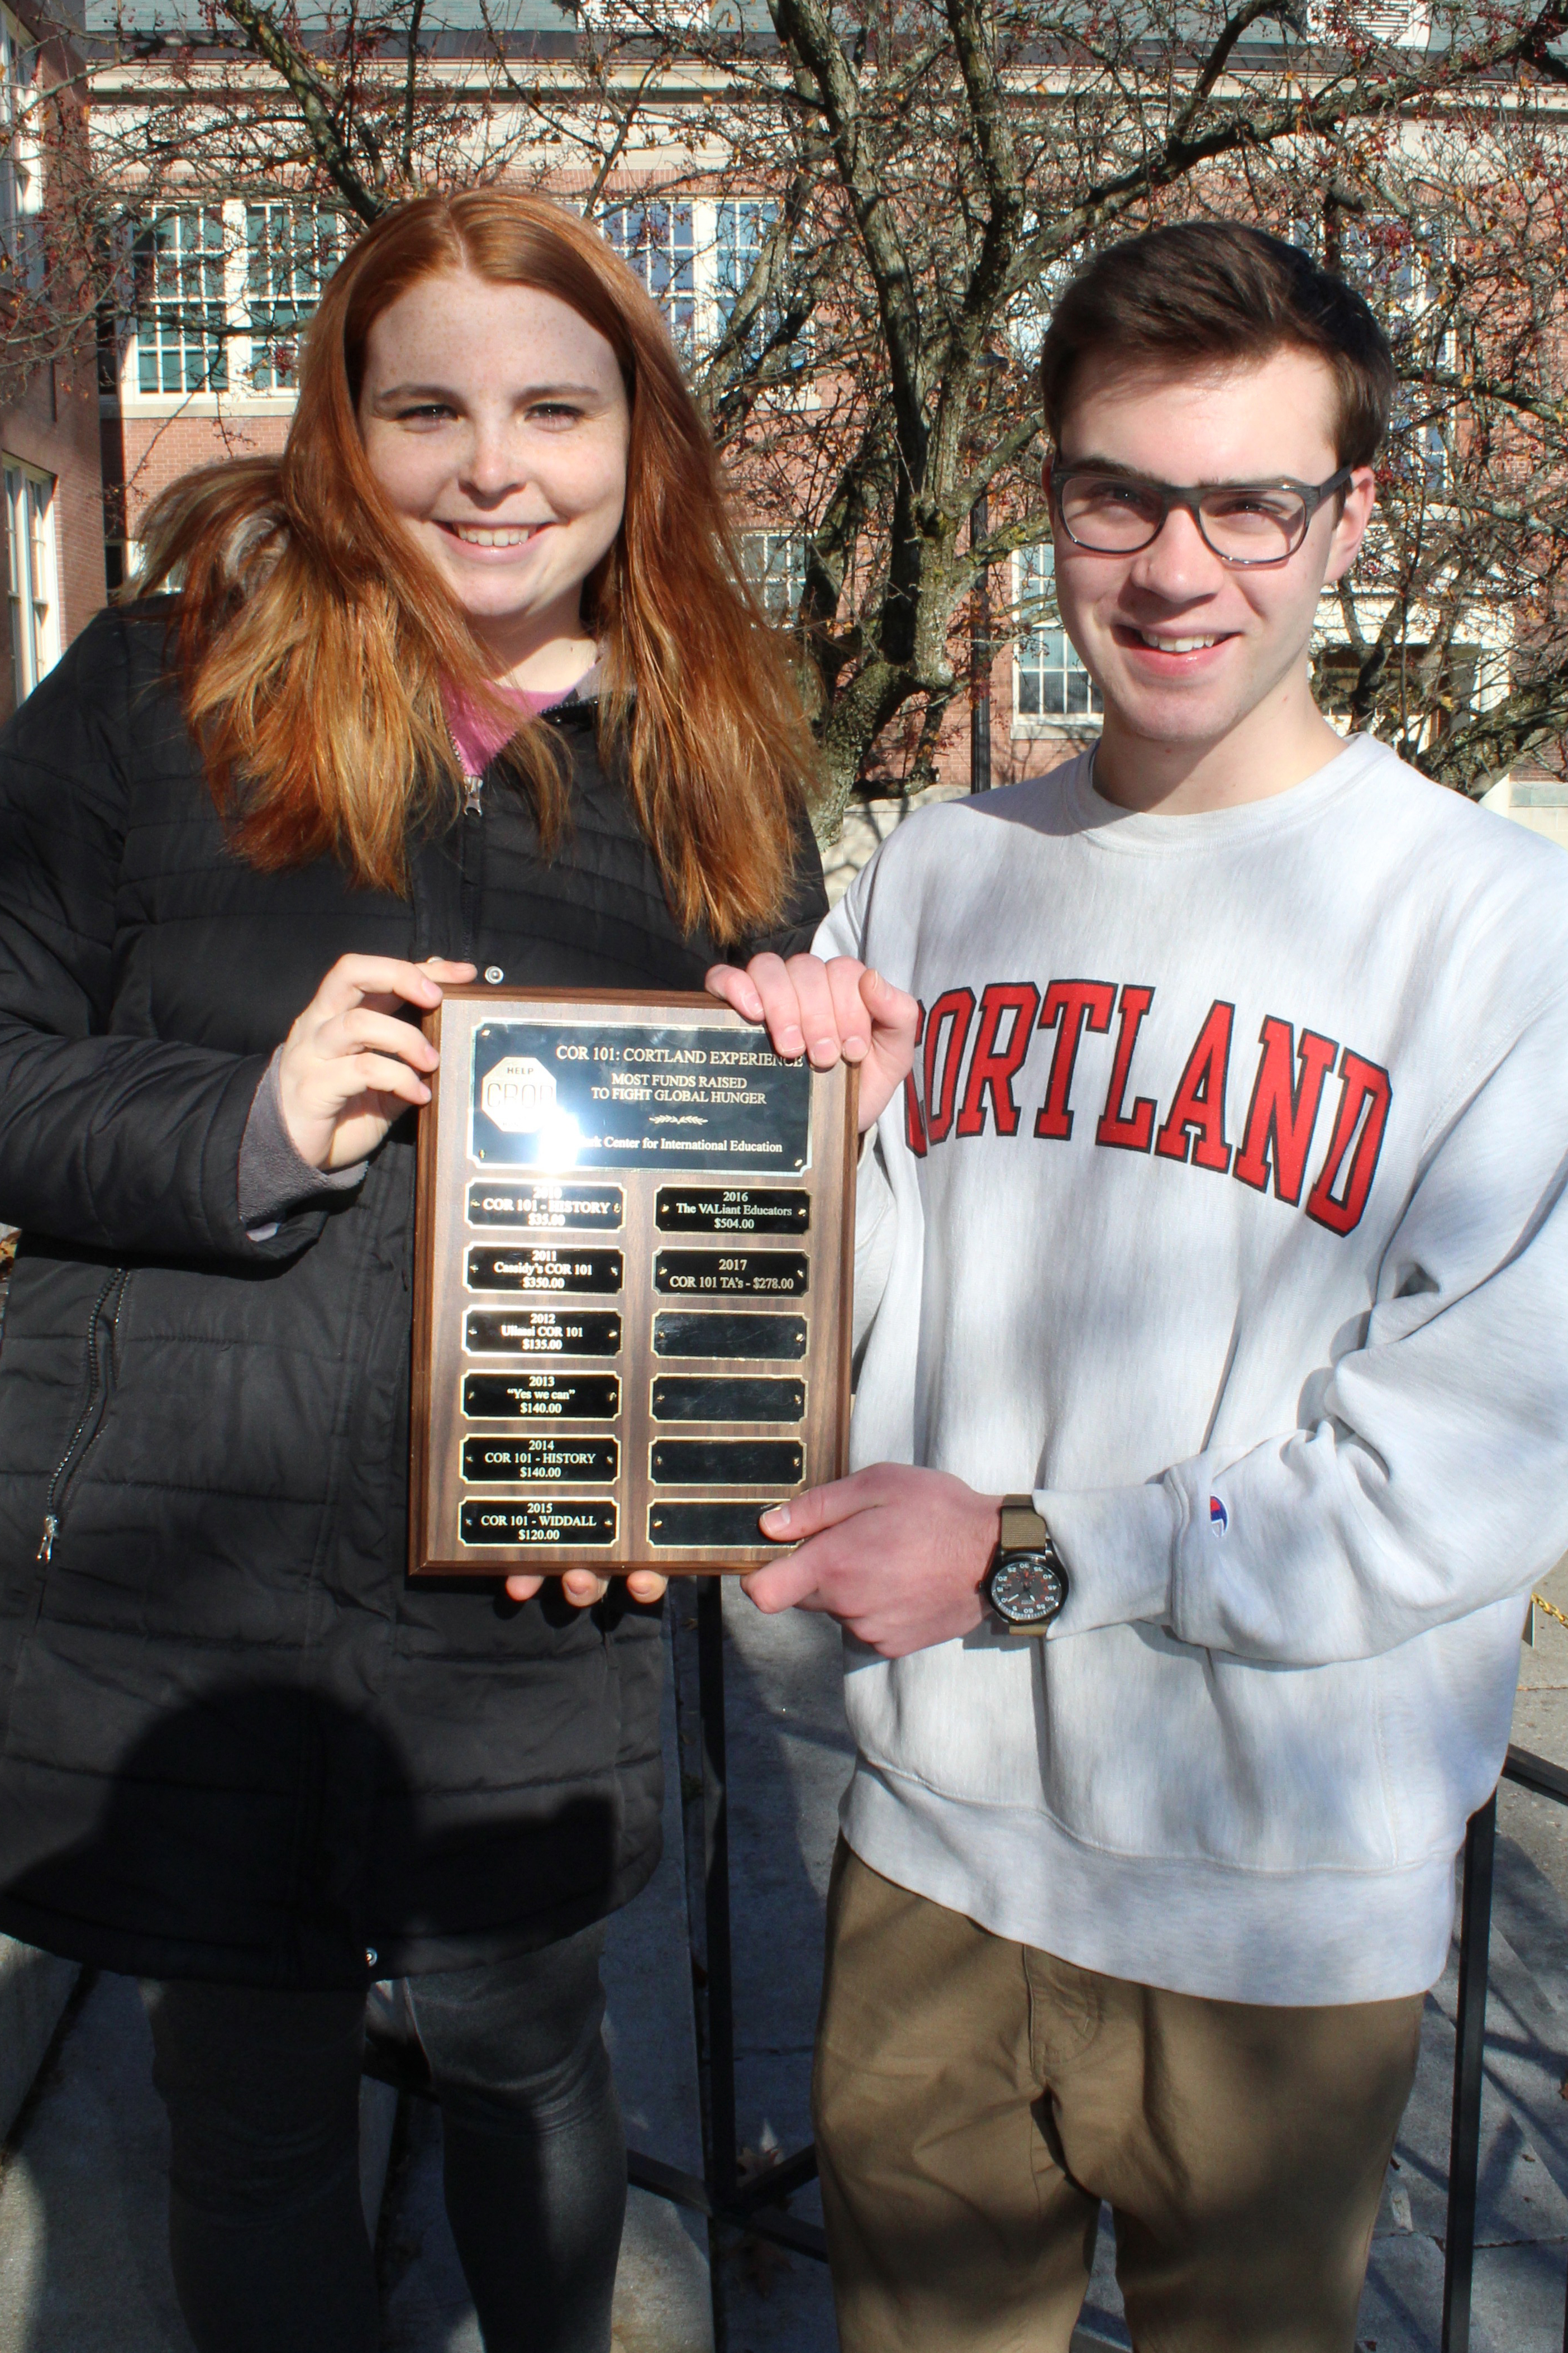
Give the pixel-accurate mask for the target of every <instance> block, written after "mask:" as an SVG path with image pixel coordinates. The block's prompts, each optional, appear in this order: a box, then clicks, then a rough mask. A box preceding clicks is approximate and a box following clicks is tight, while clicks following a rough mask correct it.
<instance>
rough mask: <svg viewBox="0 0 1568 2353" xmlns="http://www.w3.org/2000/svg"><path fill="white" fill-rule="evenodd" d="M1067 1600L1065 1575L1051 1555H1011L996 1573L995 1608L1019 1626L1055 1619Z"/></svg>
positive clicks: (994, 1579) (993, 1588) (992, 1591)
mask: <svg viewBox="0 0 1568 2353" xmlns="http://www.w3.org/2000/svg"><path fill="white" fill-rule="evenodd" d="M1066 1599H1067V1586H1066V1584H1065V1583H1064V1581H1063V1578H1062V1573H1061V1571H1060V1569H1059V1568H1058V1567H1057V1565H1056V1563H1055V1561H1054V1560H1052V1558H1051V1556H1050V1555H1049V1554H1048V1553H1043V1552H1015V1553H1009V1555H1008V1556H1007V1557H1006V1559H1005V1560H1004V1561H1001V1562H999V1563H998V1564H997V1566H996V1567H995V1568H994V1570H993V1571H992V1574H991V1607H992V1608H993V1609H994V1610H995V1611H996V1613H997V1615H998V1616H999V1617H1002V1618H1005V1619H1008V1620H1010V1621H1011V1622H1012V1623H1013V1624H1014V1625H1015V1626H1037V1625H1039V1624H1040V1622H1041V1621H1042V1620H1044V1619H1047V1618H1054V1617H1055V1616H1056V1614H1057V1612H1058V1609H1060V1608H1061V1606H1062V1603H1063V1602H1064V1601H1065V1600H1066Z"/></svg>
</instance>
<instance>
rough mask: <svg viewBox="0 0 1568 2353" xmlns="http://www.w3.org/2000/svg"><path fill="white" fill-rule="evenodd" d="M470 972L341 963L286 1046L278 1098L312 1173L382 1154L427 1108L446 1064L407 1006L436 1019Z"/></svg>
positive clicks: (463, 967) (392, 961)
mask: <svg viewBox="0 0 1568 2353" xmlns="http://www.w3.org/2000/svg"><path fill="white" fill-rule="evenodd" d="M473 977H474V967H473V965H471V964H448V963H447V962H446V961H445V959H444V958H442V957H440V956H431V957H430V958H429V960H428V962H427V963H425V964H405V963H404V962H403V961H402V960H401V958H399V957H396V956H373V955H345V956H340V957H339V958H338V960H337V962H336V964H335V965H333V966H332V968H331V972H329V973H328V975H327V976H326V978H325V979H324V980H323V981H322V983H321V987H320V988H318V989H317V991H316V994H315V995H314V997H311V999H310V1003H309V1005H307V1006H306V1008H305V1010H304V1011H303V1013H301V1014H300V1018H299V1019H298V1020H297V1021H296V1022H295V1024H294V1026H293V1028H292V1029H290V1030H289V1035H288V1037H287V1038H286V1039H284V1041H283V1052H282V1055H281V1056H280V1058H279V1064H278V1097H279V1106H280V1108H281V1110H282V1113H283V1124H284V1126H285V1127H286V1128H287V1129H288V1131H289V1138H290V1141H291V1142H292V1144H293V1146H294V1149H295V1151H296V1152H297V1153H298V1154H299V1155H300V1159H301V1160H303V1161H304V1162H305V1164H306V1165H307V1166H308V1167H311V1168H352V1167H353V1164H354V1162H355V1161H356V1160H364V1159H367V1158H368V1157H369V1155H371V1153H373V1152H374V1150H375V1147H376V1145H378V1144H379V1143H380V1142H381V1140H382V1137H383V1136H384V1134H386V1131H387V1129H388V1128H389V1127H390V1126H391V1125H392V1123H393V1121H394V1120H395V1119H396V1118H398V1117H399V1116H400V1115H401V1114H402V1113H403V1112H404V1111H405V1109H406V1108H407V1106H408V1105H409V1104H410V1103H413V1104H415V1105H418V1104H421V1103H428V1102H429V1100H430V1090H429V1088H428V1086H427V1085H426V1073H428V1072H429V1071H433V1070H434V1069H435V1068H436V1065H437V1060H438V1059H439V1058H438V1056H437V1052H436V1049H435V1047H434V1046H432V1045H431V1043H430V1041H429V1039H427V1038H426V1036H425V1034H424V1032H423V1031H422V1030H420V1029H416V1028H415V1027H414V1025H413V1023H412V1022H409V1021H405V1020H403V1019H402V1018H400V1016H399V1013H398V1008H399V1007H400V1006H404V1005H412V1006H414V1007H415V1008H416V1009H417V1010H418V1011H419V1012H421V1013H432V1012H434V1011H435V1008H437V1005H439V1004H440V1002H441V989H442V986H443V984H445V986H446V987H448V988H456V987H459V986H460V985H461V984H462V983H463V982H464V981H468V980H472V979H473Z"/></svg>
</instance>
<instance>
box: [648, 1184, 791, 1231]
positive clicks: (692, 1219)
mask: <svg viewBox="0 0 1568 2353" xmlns="http://www.w3.org/2000/svg"><path fill="white" fill-rule="evenodd" d="M654 1217H655V1219H656V1221H657V1223H658V1229H659V1232H660V1233H661V1234H804V1233H805V1229H806V1228H807V1227H808V1226H809V1225H810V1223H811V1196H810V1194H809V1193H803V1192H799V1191H796V1190H794V1189H791V1190H788V1191H784V1190H780V1191H779V1192H776V1193H775V1192H772V1191H768V1190H766V1189H764V1188H763V1187H762V1186H760V1185H723V1186H721V1185H661V1186H660V1187H659V1190H658V1198H656V1200H655V1202H654Z"/></svg>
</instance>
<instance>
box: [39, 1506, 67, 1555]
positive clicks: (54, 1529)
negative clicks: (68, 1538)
mask: <svg viewBox="0 0 1568 2353" xmlns="http://www.w3.org/2000/svg"><path fill="white" fill-rule="evenodd" d="M59 1532H60V1524H59V1522H58V1519H56V1517H55V1515H54V1514H53V1512H46V1513H45V1514H44V1541H43V1543H42V1544H41V1545H40V1546H38V1549H37V1552H36V1553H35V1554H34V1556H33V1557H34V1559H35V1560H50V1559H52V1558H53V1556H54V1549H55V1538H56V1537H57V1536H58V1534H59Z"/></svg>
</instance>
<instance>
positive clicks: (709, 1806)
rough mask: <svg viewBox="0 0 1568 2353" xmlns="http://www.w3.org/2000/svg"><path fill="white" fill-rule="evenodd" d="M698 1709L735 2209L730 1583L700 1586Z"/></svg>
mask: <svg viewBox="0 0 1568 2353" xmlns="http://www.w3.org/2000/svg"><path fill="white" fill-rule="evenodd" d="M697 1704H698V1712H699V1715H700V1721H701V1725H702V1815H703V1913H704V1921H705V1926H706V1933H707V1965H708V2000H707V2010H708V2126H709V2150H708V2162H709V2167H710V2175H709V2183H708V2186H709V2188H710V2190H711V2191H712V2193H713V2199H714V2202H715V2204H716V2205H719V2206H721V2207H722V2206H728V2205H729V2204H730V2203H731V2200H733V2198H734V2196H735V2191H736V2187H737V2184H738V2181H739V2177H740V2161H739V2154H738V2151H737V2149H736V2146H735V2011H734V1999H735V1980H734V1967H733V1962H732V1958H731V1949H730V1819H729V1803H728V1795H729V1793H728V1788H727V1774H726V1764H725V1754H724V1580H723V1578H722V1577H702V1578H700V1580H699V1582H698V1588H697Z"/></svg>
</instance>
